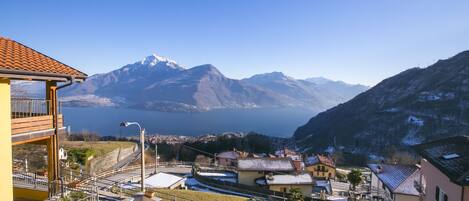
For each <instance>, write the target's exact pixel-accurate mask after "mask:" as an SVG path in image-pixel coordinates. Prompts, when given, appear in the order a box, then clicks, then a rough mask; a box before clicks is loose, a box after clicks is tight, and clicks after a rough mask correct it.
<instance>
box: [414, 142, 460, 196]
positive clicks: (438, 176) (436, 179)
mask: <svg viewBox="0 0 469 201" xmlns="http://www.w3.org/2000/svg"><path fill="white" fill-rule="evenodd" d="M415 148H416V150H417V152H418V153H419V154H420V155H421V156H422V161H421V172H422V174H421V177H422V189H423V191H424V192H425V193H424V195H423V200H424V201H469V136H457V137H451V138H446V139H442V140H438V141H433V142H429V143H425V144H420V145H417V146H415Z"/></svg>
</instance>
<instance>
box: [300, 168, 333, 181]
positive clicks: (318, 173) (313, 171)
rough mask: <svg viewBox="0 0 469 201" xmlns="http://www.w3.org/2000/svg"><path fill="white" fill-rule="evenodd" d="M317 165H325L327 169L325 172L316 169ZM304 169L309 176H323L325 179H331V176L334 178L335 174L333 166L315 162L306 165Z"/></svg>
mask: <svg viewBox="0 0 469 201" xmlns="http://www.w3.org/2000/svg"><path fill="white" fill-rule="evenodd" d="M319 166H325V168H326V170H327V171H325V172H322V171H319V172H318V171H316V169H317V168H318V167H319ZM306 170H307V171H308V172H309V173H310V174H311V176H313V177H315V178H322V177H323V178H326V179H333V178H335V174H336V171H335V168H333V167H330V166H327V165H323V164H316V165H311V166H308V167H306ZM329 173H330V174H331V177H330V178H329Z"/></svg>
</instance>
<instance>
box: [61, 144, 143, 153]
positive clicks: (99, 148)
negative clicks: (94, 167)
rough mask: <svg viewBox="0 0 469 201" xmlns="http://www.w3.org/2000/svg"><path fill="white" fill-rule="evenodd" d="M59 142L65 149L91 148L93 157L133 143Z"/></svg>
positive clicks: (130, 145)
mask: <svg viewBox="0 0 469 201" xmlns="http://www.w3.org/2000/svg"><path fill="white" fill-rule="evenodd" d="M61 144H62V145H63V146H64V148H65V149H66V150H70V149H89V150H93V152H94V155H93V157H99V156H103V155H105V154H107V153H109V152H111V151H113V150H115V149H117V148H120V147H122V148H128V147H132V146H134V145H135V143H133V142H123V141H87V142H85V141H62V142H61Z"/></svg>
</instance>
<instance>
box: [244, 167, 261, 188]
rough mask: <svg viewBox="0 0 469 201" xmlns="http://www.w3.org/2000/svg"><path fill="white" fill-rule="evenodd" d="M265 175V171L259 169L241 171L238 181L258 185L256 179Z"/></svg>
mask: <svg viewBox="0 0 469 201" xmlns="http://www.w3.org/2000/svg"><path fill="white" fill-rule="evenodd" d="M262 176H264V173H263V172H258V171H239V172H238V183H240V184H244V185H250V186H256V182H255V179H257V178H259V177H262Z"/></svg>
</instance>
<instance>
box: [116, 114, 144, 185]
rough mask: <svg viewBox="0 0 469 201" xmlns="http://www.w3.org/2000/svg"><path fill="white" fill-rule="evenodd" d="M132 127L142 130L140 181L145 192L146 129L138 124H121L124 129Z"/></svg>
mask: <svg viewBox="0 0 469 201" xmlns="http://www.w3.org/2000/svg"><path fill="white" fill-rule="evenodd" d="M130 125H137V126H138V129H139V130H140V146H141V147H140V151H141V153H140V155H141V158H140V159H141V160H140V162H141V170H140V173H141V181H140V184H141V187H140V188H141V189H140V190H141V191H142V192H145V153H144V152H145V129H142V127H141V126H140V124H139V123H138V122H126V121H125V122H122V123H121V126H122V127H128V126H130Z"/></svg>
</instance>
